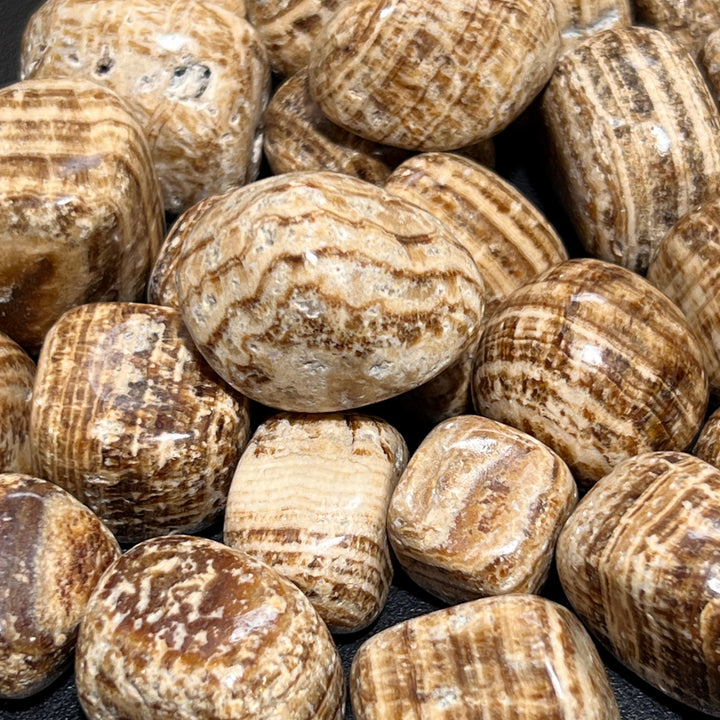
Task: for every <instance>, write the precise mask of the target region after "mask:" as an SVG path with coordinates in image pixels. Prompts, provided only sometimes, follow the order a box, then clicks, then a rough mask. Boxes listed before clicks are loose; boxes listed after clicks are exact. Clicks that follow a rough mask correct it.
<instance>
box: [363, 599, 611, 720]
mask: <svg viewBox="0 0 720 720" xmlns="http://www.w3.org/2000/svg"><path fill="white" fill-rule="evenodd" d="M350 697H351V700H352V707H353V710H354V712H355V717H356V718H357V720H391V719H393V720H394V719H395V718H410V717H422V718H423V719H424V720H477V719H478V718H481V719H482V720H485V719H486V718H487V719H489V718H500V717H513V718H523V719H525V718H527V719H528V720H540V718H550V717H557V718H568V719H569V718H583V719H584V720H619V718H620V713H619V711H618V707H617V704H616V701H615V697H614V695H613V691H612V688H611V686H610V683H609V681H608V677H607V674H606V672H605V668H604V666H603V664H602V661H601V660H600V657H599V656H598V653H597V650H596V649H595V647H594V645H593V643H592V640H591V639H590V637H589V635H588V633H587V631H586V630H585V628H584V627H583V626H582V624H581V623H580V621H579V620H578V619H577V618H576V617H575V616H574V615H573V614H572V613H571V612H570V611H569V610H568V609H567V608H565V607H562V606H561V605H558V604H556V603H554V602H551V601H549V600H546V599H544V598H541V597H537V596H534V595H504V596H500V597H493V598H484V599H481V600H474V601H472V602H467V603H464V604H462V605H455V606H453V607H449V608H446V609H444V610H438V611H435V612H433V613H429V614H426V615H422V616H420V617H416V618H412V619H410V620H406V621H404V622H402V623H399V624H398V625H395V626H393V627H391V628H388V629H387V630H383V631H381V632H379V633H377V634H376V635H374V636H373V637H371V638H370V639H369V640H367V641H366V642H365V643H364V644H363V645H362V646H361V647H360V650H359V651H358V653H357V655H356V656H355V658H354V660H353V663H352V668H351V674H350Z"/></svg>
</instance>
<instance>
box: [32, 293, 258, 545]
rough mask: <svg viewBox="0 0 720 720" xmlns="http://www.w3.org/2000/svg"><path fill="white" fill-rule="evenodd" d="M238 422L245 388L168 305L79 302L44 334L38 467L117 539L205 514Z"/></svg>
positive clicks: (173, 527) (230, 458)
mask: <svg viewBox="0 0 720 720" xmlns="http://www.w3.org/2000/svg"><path fill="white" fill-rule="evenodd" d="M249 433H250V421H249V416H248V401H247V399H246V398H244V397H242V396H240V395H238V394H237V393H235V392H234V391H232V390H231V389H230V388H228V387H227V386H226V385H225V383H223V382H222V381H221V380H220V378H218V377H217V376H216V375H215V373H213V371H212V370H211V369H210V368H209V367H208V366H207V363H206V362H205V361H204V360H203V358H202V356H200V354H199V353H198V352H197V351H196V349H195V347H194V345H193V343H192V340H191V339H190V337H189V336H188V334H187V331H186V330H185V328H184V326H183V324H182V320H181V318H180V315H179V313H178V312H177V311H176V310H174V309H172V308H165V307H158V306H155V305H143V304H139V303H96V304H93V305H84V306H81V307H79V308H75V309H73V310H71V311H69V312H67V313H65V314H64V315H63V316H62V317H61V318H60V319H59V320H58V321H57V323H56V324H55V325H54V326H53V327H52V329H51V330H50V332H49V333H48V337H47V340H46V342H45V344H44V345H43V349H42V352H41V353H40V358H39V360H38V370H37V377H36V382H35V390H34V392H33V399H32V414H31V425H30V437H31V442H32V448H33V453H34V456H35V463H36V467H37V472H38V473H40V474H41V475H42V476H43V477H46V478H47V479H48V480H52V481H53V482H55V483H57V484H58V485H60V486H61V487H64V488H65V489H66V490H68V491H70V492H71V493H72V494H73V495H75V497H77V498H79V499H80V500H82V501H83V502H84V503H85V504H87V505H88V506H89V507H91V508H92V509H93V510H94V511H95V512H96V513H97V515H98V516H99V517H100V518H101V519H102V520H103V521H104V522H105V524H106V525H107V526H108V527H109V528H110V530H112V532H113V533H115V535H116V536H117V537H118V538H119V539H120V540H121V541H122V542H137V541H138V540H141V539H145V538H148V537H152V536H155V535H163V534H165V533H170V532H191V531H192V532H194V531H196V530H200V529H201V528H204V527H206V526H208V525H209V524H210V523H212V522H213V520H215V519H216V518H217V516H218V515H219V514H220V513H221V512H222V510H223V509H224V508H225V502H226V498H227V491H228V487H229V485H230V480H231V478H232V472H233V470H234V468H235V464H236V463H237V459H238V458H239V456H240V453H241V452H242V450H243V448H244V446H245V444H246V442H247V439H248V436H249Z"/></svg>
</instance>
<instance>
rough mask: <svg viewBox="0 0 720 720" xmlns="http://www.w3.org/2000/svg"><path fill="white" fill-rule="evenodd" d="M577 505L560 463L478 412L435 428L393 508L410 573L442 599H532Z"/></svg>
mask: <svg viewBox="0 0 720 720" xmlns="http://www.w3.org/2000/svg"><path fill="white" fill-rule="evenodd" d="M576 501H577V487H576V485H575V481H574V480H573V477H572V475H571V474H570V470H568V467H567V465H566V464H565V463H564V462H563V461H562V460H561V459H560V458H559V457H558V456H557V455H556V454H555V453H554V452H553V451H552V450H550V449H549V448H548V447H546V446H545V445H543V444H542V443H541V442H539V441H538V440H536V439H535V438H533V437H530V436H529V435H527V434H525V433H523V432H520V431H518V430H515V429H514V428H511V427H508V426H507V425H503V424H502V423H499V422H495V421H494V420H488V419H487V418H482V417H479V416H477V415H463V416H460V417H455V418H451V419H449V420H446V421H445V422H442V423H440V424H439V425H437V426H436V427H435V428H434V429H433V430H432V431H431V432H430V433H429V434H428V436H427V437H426V438H425V439H424V440H423V442H422V443H421V444H420V447H419V448H418V449H417V450H416V451H415V453H414V454H413V456H412V458H411V460H410V462H409V464H408V466H407V468H406V469H405V471H404V472H403V474H402V476H401V478H400V481H399V482H398V485H397V487H396V488H395V491H394V493H393V496H392V500H391V501H390V507H389V509H388V535H389V537H390V542H391V544H392V547H393V550H394V551H395V555H396V557H397V558H398V560H399V562H400V564H401V565H402V567H403V568H404V569H405V571H406V572H407V574H408V575H409V576H410V577H411V578H412V579H413V580H414V581H415V582H416V583H418V585H420V586H421V587H423V588H425V589H426V590H428V591H429V592H431V593H433V594H434V595H437V596H438V597H440V598H442V599H443V600H445V601H446V602H450V603H456V602H462V601H464V600H471V599H474V598H478V597H484V596H487V595H500V594H508V593H534V592H539V590H540V589H541V587H542V586H543V584H544V582H545V580H546V579H547V576H548V571H549V568H550V563H551V561H552V558H553V554H554V551H555V541H556V540H557V536H558V534H559V532H560V530H561V528H562V526H563V524H564V523H565V521H566V520H567V518H568V517H569V515H570V513H571V511H572V509H573V507H574V506H575V503H576Z"/></svg>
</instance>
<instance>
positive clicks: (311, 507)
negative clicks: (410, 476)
mask: <svg viewBox="0 0 720 720" xmlns="http://www.w3.org/2000/svg"><path fill="white" fill-rule="evenodd" d="M407 456H408V450H407V446H406V444H405V441H404V440H403V438H402V436H401V435H400V434H399V433H398V432H397V431H396V430H395V429H394V428H393V427H392V426H391V425H389V424H388V423H386V422H385V421H383V420H380V419H379V418H372V417H369V416H363V415H359V414H356V413H343V414H322V413H321V414H317V415H299V414H298V415H294V414H290V413H284V414H281V415H276V416H274V417H272V418H270V419H268V420H266V421H265V422H264V423H262V424H261V425H260V426H259V427H258V429H257V430H256V431H255V434H254V435H253V437H252V439H251V440H250V442H249V444H248V446H247V448H246V450H245V452H244V453H243V455H242V457H241V458H240V462H239V463H238V465H237V468H236V470H235V475H234V476H233V481H232V485H231V486H230V492H229V495H228V503H227V510H226V512H225V526H224V542H225V543H226V544H227V545H229V546H230V547H234V548H237V549H238V550H242V551H243V552H246V553H248V554H249V555H252V556H253V557H256V558H258V559H259V560H263V561H264V562H266V563H267V564H268V565H270V566H271V567H273V568H274V569H275V570H277V571H278V572H279V573H280V574H281V575H283V576H285V577H287V578H288V579H290V580H292V581H293V582H294V583H295V584H296V585H297V586H298V587H299V588H300V589H301V590H302V591H303V592H304V593H305V594H306V595H307V596H308V598H309V599H310V602H312V604H313V606H314V607H315V609H316V610H317V611H318V613H319V614H320V617H322V619H323V620H324V621H325V622H326V623H327V625H328V627H329V628H330V630H332V631H333V632H355V631H357V630H360V629H362V628H365V627H367V626H368V625H369V624H370V623H371V622H372V621H373V620H375V618H376V617H377V616H378V614H379V613H380V611H381V610H382V608H383V606H384V604H385V600H386V598H387V594H388V590H389V587H390V581H391V580H392V573H393V571H392V563H391V560H390V548H389V546H388V542H387V536H386V532H385V521H386V517H387V508H388V503H389V502H390V496H391V495H392V492H393V490H394V489H395V485H396V483H397V480H398V478H399V477H400V474H401V473H402V471H403V470H404V469H405V465H406V463H407Z"/></svg>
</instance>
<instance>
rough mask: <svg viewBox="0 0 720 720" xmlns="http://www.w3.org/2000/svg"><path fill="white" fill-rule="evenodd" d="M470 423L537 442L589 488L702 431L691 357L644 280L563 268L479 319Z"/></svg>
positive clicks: (694, 345) (696, 365)
mask: <svg viewBox="0 0 720 720" xmlns="http://www.w3.org/2000/svg"><path fill="white" fill-rule="evenodd" d="M472 389H473V400H474V403H475V408H476V410H477V411H478V413H479V414H481V415H484V416H486V417H490V418H493V419H495V420H499V421H500V422H504V423H507V424H508V425H512V426H513V427H516V428H518V429H520V430H523V431H524V432H527V433H529V434H530V435H533V436H534V437H536V438H537V439H539V440H541V441H542V442H544V443H545V444H546V445H548V446H549V447H550V448H552V449H553V450H555V452H556V453H557V454H558V455H560V457H562V458H563V460H565V462H567V464H568V465H569V466H570V470H571V471H572V473H573V476H574V477H575V479H576V480H577V481H578V482H579V483H582V484H586V485H588V484H592V483H594V482H596V481H597V480H599V479H600V478H601V477H602V476H603V475H606V474H607V473H608V472H609V471H610V470H611V469H612V468H613V467H614V466H615V465H617V464H618V463H619V462H621V461H622V460H624V459H625V458H627V457H631V456H633V455H637V454H639V453H642V452H646V451H649V450H684V449H685V448H687V447H688V445H689V444H690V443H691V442H692V440H693V438H694V437H695V434H696V433H697V431H698V430H699V429H700V426H701V424H702V421H703V418H704V414H705V409H706V407H707V402H708V382H707V377H706V373H705V363H704V359H703V355H702V350H701V348H700V345H699V343H698V341H697V340H696V338H695V335H694V334H693V332H692V331H691V329H690V327H689V325H688V322H687V320H686V319H685V317H684V316H683V314H682V313H681V312H680V310H679V309H678V308H677V307H676V306H675V305H674V304H673V303H672V302H671V301H670V300H669V299H668V298H667V297H666V296H665V295H663V294H662V293H661V292H660V291H659V290H658V289H657V288H655V287H653V286H652V285H651V284H650V283H649V282H648V281H647V280H645V279H644V278H642V277H640V276H639V275H637V274H636V273H633V272H631V271H630V270H627V269H626V268H623V267H620V266H618V265H614V264H612V263H607V262H603V261H602V260H594V259H590V258H583V259H576V260H569V261H567V262H565V263H561V264H560V265H557V266H556V267H555V268H552V269H550V270H548V271H547V272H546V273H544V274H543V275H541V276H540V277H539V278H538V279H537V280H534V281H532V282H530V283H528V284H527V285H524V286H523V287H521V288H519V289H518V290H516V291H515V292H513V293H512V294H511V295H509V296H508V297H507V298H506V300H505V302H504V303H503V305H502V306H501V308H500V309H499V310H498V311H497V312H496V313H495V314H494V315H493V316H492V317H491V318H490V319H489V320H488V322H487V324H486V326H485V329H484V332H483V335H482V337H481V340H480V346H479V349H478V352H477V355H476V362H475V369H474V376H473V382H472Z"/></svg>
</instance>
